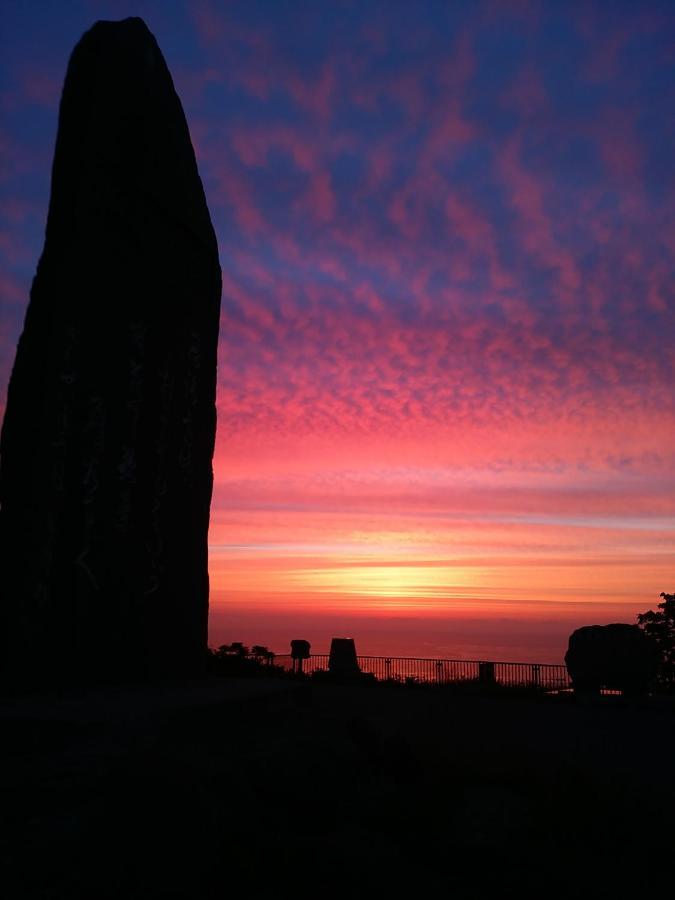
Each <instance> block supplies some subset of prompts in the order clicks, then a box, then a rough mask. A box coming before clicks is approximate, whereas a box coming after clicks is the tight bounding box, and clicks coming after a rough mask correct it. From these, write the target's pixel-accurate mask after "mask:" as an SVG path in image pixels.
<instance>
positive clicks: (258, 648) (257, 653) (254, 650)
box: [251, 644, 275, 662]
mask: <svg viewBox="0 0 675 900" xmlns="http://www.w3.org/2000/svg"><path fill="white" fill-rule="evenodd" d="M274 655H275V654H274V653H273V652H272V651H271V650H268V649H267V647H263V646H262V645H261V644H255V645H254V646H253V647H251V656H252V657H253V659H256V660H258V662H271V661H272V660H273V659H274Z"/></svg>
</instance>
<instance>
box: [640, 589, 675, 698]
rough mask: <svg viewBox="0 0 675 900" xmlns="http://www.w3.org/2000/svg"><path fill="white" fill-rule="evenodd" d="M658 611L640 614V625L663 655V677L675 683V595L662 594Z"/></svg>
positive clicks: (651, 610)
mask: <svg viewBox="0 0 675 900" xmlns="http://www.w3.org/2000/svg"><path fill="white" fill-rule="evenodd" d="M660 596H661V597H662V599H663V603H659V604H658V606H657V608H656V610H657V611H655V610H653V609H650V610H648V611H647V612H645V613H639V614H638V617H637V619H638V625H639V626H640V628H642V630H643V631H644V632H645V634H648V635H649V636H650V637H651V638H653V640H654V643H655V644H656V645H657V647H658V648H659V653H660V654H661V676H662V678H663V679H664V680H665V681H675V594H666V593H663V592H662V593H661V594H660Z"/></svg>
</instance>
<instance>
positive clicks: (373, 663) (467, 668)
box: [274, 653, 571, 691]
mask: <svg viewBox="0 0 675 900" xmlns="http://www.w3.org/2000/svg"><path fill="white" fill-rule="evenodd" d="M357 659H358V664H359V668H360V669H361V671H362V672H363V673H366V674H372V675H374V676H375V678H376V679H377V680H378V681H387V680H392V681H399V682H406V681H410V680H412V681H414V682H418V683H420V684H450V683H452V682H476V683H483V684H499V685H502V686H504V687H537V688H541V689H542V690H545V691H564V690H569V689H570V688H571V682H570V678H569V675H568V674H567V669H566V667H565V666H564V665H555V664H552V663H513V662H492V661H488V660H468V659H422V658H419V657H413V656H358V657H357ZM274 663H275V665H279V666H282V667H283V668H284V669H287V670H289V671H290V670H292V669H293V668H294V665H293V660H292V658H291V656H290V654H280V655H278V656H275V658H274ZM327 670H328V654H327V653H314V654H312V655H311V656H310V658H309V659H306V660H303V665H302V671H303V672H304V673H305V674H307V675H311V674H312V673H314V672H321V671H327Z"/></svg>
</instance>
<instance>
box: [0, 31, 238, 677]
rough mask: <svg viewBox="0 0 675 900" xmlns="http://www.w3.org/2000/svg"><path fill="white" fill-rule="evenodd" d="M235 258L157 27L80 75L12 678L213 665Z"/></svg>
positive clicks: (107, 42) (34, 293)
mask: <svg viewBox="0 0 675 900" xmlns="http://www.w3.org/2000/svg"><path fill="white" fill-rule="evenodd" d="M220 293H221V274H220V266H219V262H218V248H217V244H216V238H215V234H214V231H213V227H212V225H211V220H210V217H209V212H208V209H207V205H206V200H205V197H204V191H203V188H202V183H201V180H200V178H199V173H198V171H197V164H196V161H195V155H194V151H193V148H192V144H191V141H190V135H189V131H188V127H187V123H186V120H185V116H184V114H183V110H182V107H181V103H180V100H179V98H178V96H177V94H176V92H175V90H174V87H173V83H172V80H171V75H170V73H169V70H168V68H167V66H166V63H165V61H164V59H163V57H162V54H161V52H160V50H159V47H158V46H157V43H156V41H155V39H154V37H153V36H152V34H151V33H150V31H149V30H148V28H147V27H146V25H145V23H144V22H143V21H142V20H141V19H137V18H133V19H126V20H124V21H121V22H98V23H97V24H96V25H94V27H93V28H91V30H90V31H88V32H87V33H86V34H85V35H84V36H83V37H82V39H81V40H80V42H79V43H78V44H77V46H76V47H75V50H74V52H73V54H72V57H71V59H70V63H69V66H68V71H67V74H66V79H65V84H64V88H63V94H62V98H61V105H60V112H59V127H58V135H57V139H56V149H55V154H54V163H53V170H52V184H51V198H50V205H49V214H48V218H47V227H46V235H45V244H44V249H43V253H42V256H41V258H40V261H39V264H38V268H37V273H36V276H35V279H34V281H33V286H32V289H31V296H30V304H29V307H28V311H27V315H26V320H25V325H24V329H23V333H22V335H21V338H20V341H19V345H18V349H17V354H16V360H15V363H14V368H13V371H12V376H11V381H10V385H9V391H8V399H7V407H6V413H5V419H4V423H3V428H2V436H1V440H0V554H1V557H0V579H1V583H2V598H1V610H2V612H1V615H2V621H1V622H0V625H1V626H2V633H3V637H2V647H1V651H2V663H1V664H2V668H3V669H4V672H5V676H6V677H7V678H9V680H10V681H12V680H14V681H17V682H19V683H21V682H23V681H26V680H27V681H38V682H40V683H42V682H49V683H52V682H56V683H62V682H66V683H70V682H76V683H89V682H95V681H100V680H112V681H119V680H127V679H132V680H133V679H137V678H144V677H147V676H167V675H178V674H183V673H188V672H194V671H196V670H197V669H198V668H199V666H200V664H201V662H202V660H203V658H204V655H205V651H206V629H207V613H208V591H209V587H208V568H207V530H208V523H209V507H210V500H211V491H212V480H213V476H212V456H213V448H214V440H215V428H216V407H215V391H216V354H217V342H218V325H219V315H220Z"/></svg>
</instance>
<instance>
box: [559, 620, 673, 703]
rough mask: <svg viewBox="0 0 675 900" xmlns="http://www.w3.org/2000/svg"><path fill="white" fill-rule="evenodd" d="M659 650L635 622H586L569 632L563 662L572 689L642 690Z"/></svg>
mask: <svg viewBox="0 0 675 900" xmlns="http://www.w3.org/2000/svg"><path fill="white" fill-rule="evenodd" d="M658 664H659V654H658V650H657V648H656V646H655V645H654V642H653V641H652V640H651V639H650V638H649V637H648V635H646V634H645V633H644V632H643V631H642V630H641V629H640V628H638V626H637V625H627V624H620V623H617V624H613V625H588V626H585V627H584V628H578V629H577V630H576V631H574V632H573V633H572V634H571V635H570V639H569V647H568V650H567V653H566V654H565V665H566V666H567V671H568V673H569V676H570V679H571V681H572V684H573V686H574V690H575V692H578V693H598V692H599V691H600V689H601V688H606V689H609V690H619V691H622V692H623V693H624V694H644V693H646V692H647V691H648V689H649V685H650V683H651V682H652V681H653V680H654V678H655V676H656V672H657V669H658Z"/></svg>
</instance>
